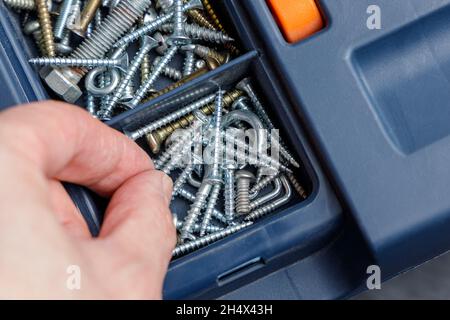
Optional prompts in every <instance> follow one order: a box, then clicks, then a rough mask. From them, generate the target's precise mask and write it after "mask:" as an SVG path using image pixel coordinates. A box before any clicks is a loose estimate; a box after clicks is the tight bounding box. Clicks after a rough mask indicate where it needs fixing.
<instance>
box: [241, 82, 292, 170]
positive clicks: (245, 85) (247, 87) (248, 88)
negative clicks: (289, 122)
mask: <svg viewBox="0 0 450 320" xmlns="http://www.w3.org/2000/svg"><path fill="white" fill-rule="evenodd" d="M236 88H238V89H240V90H242V91H245V93H247V95H248V97H249V98H250V100H251V101H252V103H253V106H254V107H255V111H256V113H257V114H258V116H259V117H260V119H261V120H262V121H263V123H264V124H265V126H266V127H267V128H268V129H269V130H273V129H275V126H274V124H273V123H272V121H271V120H270V118H269V116H268V115H267V113H266V111H265V109H264V107H263V105H262V103H261V101H260V100H259V98H258V96H257V94H256V93H255V91H254V89H253V87H252V85H251V82H250V78H245V79H243V80H242V81H241V82H239V83H238V84H237V86H236ZM282 145H283V143H282V141H280V145H279V149H280V153H281V155H282V156H283V157H284V158H285V159H286V160H288V162H289V163H290V164H292V165H293V166H294V167H297V168H299V167H300V164H299V163H298V162H297V161H296V160H295V159H294V157H293V156H292V155H291V154H290V153H289V151H287V150H286V149H285V148H284V147H283V146H282Z"/></svg>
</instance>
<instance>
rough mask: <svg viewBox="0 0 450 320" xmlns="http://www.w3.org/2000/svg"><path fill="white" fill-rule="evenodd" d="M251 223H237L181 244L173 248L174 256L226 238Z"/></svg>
mask: <svg viewBox="0 0 450 320" xmlns="http://www.w3.org/2000/svg"><path fill="white" fill-rule="evenodd" d="M251 225H252V223H249V222H247V223H243V224H239V225H235V226H232V227H230V228H227V229H225V230H222V231H220V232H216V233H212V234H210V235H208V236H206V237H203V238H200V239H197V240H195V241H192V242H189V243H186V244H183V245H180V246H178V247H177V248H176V249H175V250H173V252H172V256H173V257H175V258H176V257H179V256H181V255H183V254H186V253H189V252H192V251H194V250H196V249H200V248H202V247H205V246H207V245H209V244H211V243H213V242H216V241H218V240H220V239H223V238H226V237H228V236H230V235H232V234H234V233H236V232H239V231H241V230H242V229H245V228H247V227H249V226H251Z"/></svg>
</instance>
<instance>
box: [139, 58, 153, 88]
mask: <svg viewBox="0 0 450 320" xmlns="http://www.w3.org/2000/svg"><path fill="white" fill-rule="evenodd" d="M151 68H152V64H151V63H150V56H149V55H148V54H146V55H145V56H144V59H142V62H141V84H143V83H145V81H146V80H147V79H148V76H149V75H150V72H151Z"/></svg>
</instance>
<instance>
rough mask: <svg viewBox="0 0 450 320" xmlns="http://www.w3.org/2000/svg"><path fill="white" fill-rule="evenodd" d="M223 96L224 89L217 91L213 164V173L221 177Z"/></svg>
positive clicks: (214, 175)
mask: <svg viewBox="0 0 450 320" xmlns="http://www.w3.org/2000/svg"><path fill="white" fill-rule="evenodd" d="M223 96H224V91H222V90H219V91H218V92H217V96H216V101H215V110H214V160H213V161H214V162H213V166H212V172H211V175H212V176H213V177H214V178H216V177H219V170H220V163H221V156H222V145H223V137H222V135H221V126H222V113H223Z"/></svg>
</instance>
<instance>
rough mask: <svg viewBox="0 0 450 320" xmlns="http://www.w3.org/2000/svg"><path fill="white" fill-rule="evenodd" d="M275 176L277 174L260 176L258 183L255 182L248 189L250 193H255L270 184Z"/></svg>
mask: <svg viewBox="0 0 450 320" xmlns="http://www.w3.org/2000/svg"><path fill="white" fill-rule="evenodd" d="M276 178H277V175H271V176H266V177H264V178H261V179H260V180H259V182H258V183H256V184H255V185H254V186H253V188H252V189H251V190H250V194H257V193H259V192H260V191H262V190H263V189H264V188H265V187H267V186H268V185H270V184H271V183H272V181H274V180H275V179H276Z"/></svg>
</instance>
